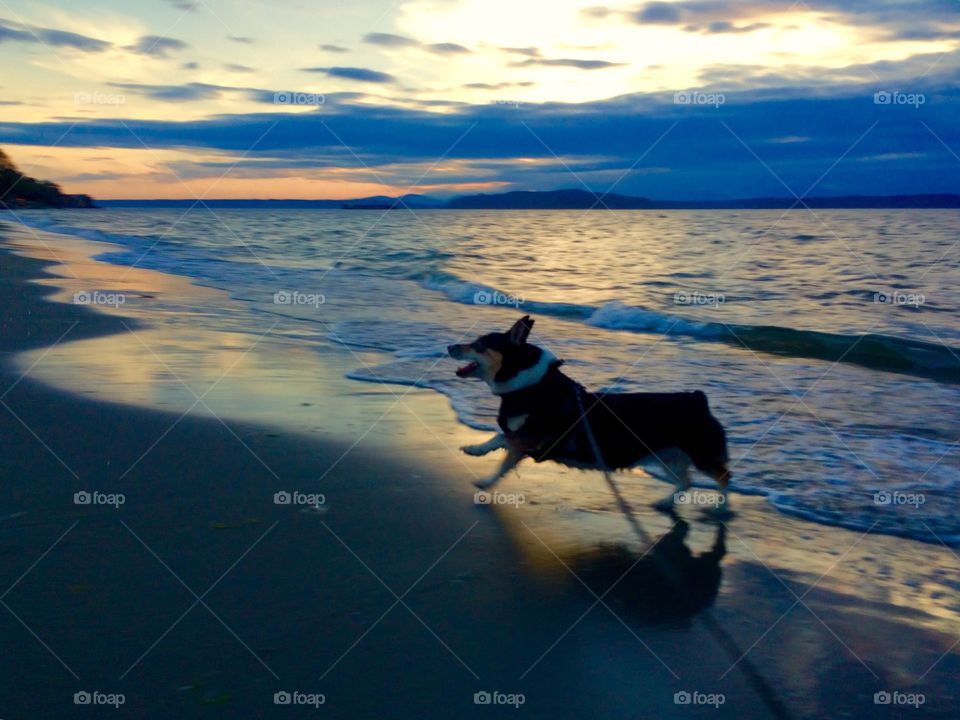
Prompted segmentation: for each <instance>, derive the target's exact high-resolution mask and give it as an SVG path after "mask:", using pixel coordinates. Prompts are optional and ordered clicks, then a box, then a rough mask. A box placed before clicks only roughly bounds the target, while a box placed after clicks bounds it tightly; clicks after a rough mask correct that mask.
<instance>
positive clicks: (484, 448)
mask: <svg viewBox="0 0 960 720" xmlns="http://www.w3.org/2000/svg"><path fill="white" fill-rule="evenodd" d="M506 446H507V441H506V438H504V437H503V433H497V434H496V435H494V436H493V437H492V438H490V439H489V440H487V441H486V442H485V443H480V444H479V445H464V446H463V447H462V448H460V449H461V450H463V452H465V453H466V454H467V455H473V456H474V457H480V456H482V455H486V454H487V453H491V452H493V451H494V450H500V449H502V448H505V447H506Z"/></svg>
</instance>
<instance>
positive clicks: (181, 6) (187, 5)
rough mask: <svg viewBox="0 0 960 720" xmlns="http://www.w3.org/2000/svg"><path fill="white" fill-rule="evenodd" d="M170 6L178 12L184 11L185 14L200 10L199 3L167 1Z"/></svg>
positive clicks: (179, 0)
mask: <svg viewBox="0 0 960 720" xmlns="http://www.w3.org/2000/svg"><path fill="white" fill-rule="evenodd" d="M166 3H167V4H168V5H172V6H173V7H175V8H176V9H177V10H182V11H183V12H196V11H197V10H199V9H200V3H198V2H184V1H183V0H166Z"/></svg>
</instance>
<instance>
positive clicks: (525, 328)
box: [507, 315, 533, 345]
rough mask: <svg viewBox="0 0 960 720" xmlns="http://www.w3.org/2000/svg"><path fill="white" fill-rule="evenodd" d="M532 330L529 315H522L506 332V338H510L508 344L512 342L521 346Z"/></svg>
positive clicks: (531, 321)
mask: <svg viewBox="0 0 960 720" xmlns="http://www.w3.org/2000/svg"><path fill="white" fill-rule="evenodd" d="M532 329H533V320H531V319H530V316H529V315H524V316H523V317H522V318H520V319H519V320H517V321H516V322H515V323H514V324H513V327H512V328H510V329H509V330H508V331H507V337H509V338H510V342H514V343H516V344H517V345H523V344H524V343H525V342H526V341H527V337H529V335H530V331H531V330H532Z"/></svg>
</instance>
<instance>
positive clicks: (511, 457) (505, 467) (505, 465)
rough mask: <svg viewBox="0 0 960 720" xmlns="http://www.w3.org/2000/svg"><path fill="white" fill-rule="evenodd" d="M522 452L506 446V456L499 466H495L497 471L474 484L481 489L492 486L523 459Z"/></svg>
mask: <svg viewBox="0 0 960 720" xmlns="http://www.w3.org/2000/svg"><path fill="white" fill-rule="evenodd" d="M523 457H524V455H523V453H521V452H518V451H516V450H514V449H513V448H511V447H508V448H507V456H506V457H505V458H504V459H503V462H502V463H500V467H498V468H497V471H496V472H495V473H494V474H493V475H491V476H490V477H489V478H487V479H486V480H477V481H476V482H475V483H474V485H476V486H477V487H478V488H480V489H481V490H486V489H487V488H492V487H493V486H494V485H496V484H497V482H499V480H500V478H502V477H503V476H504V475H506V474H507V473H508V472H510V471H511V470H513V469H514V468H515V467H516V466H517V463H519V462H520V461H521V460H523Z"/></svg>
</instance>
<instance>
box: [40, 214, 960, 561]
mask: <svg viewBox="0 0 960 720" xmlns="http://www.w3.org/2000/svg"><path fill="white" fill-rule="evenodd" d="M21 217H22V218H23V219H24V220H26V222H28V223H30V224H33V225H35V226H37V227H42V228H45V229H48V230H51V231H54V232H61V233H68V234H75V235H80V236H82V237H86V238H88V239H93V240H108V241H111V242H114V243H118V244H120V245H121V246H123V247H124V250H123V251H121V252H116V251H114V250H112V249H111V250H110V251H109V252H106V253H105V254H104V255H103V256H102V259H105V260H107V261H109V262H112V263H116V264H119V265H132V264H137V265H138V266H140V267H144V268H152V269H156V270H161V271H165V272H170V273H175V274H180V275H185V276H189V277H192V278H194V279H195V280H197V281H198V282H200V283H203V284H207V285H211V286H214V287H217V288H221V289H223V290H226V291H227V292H228V293H229V294H230V296H231V297H232V298H233V300H232V302H230V303H229V304H228V305H225V306H218V307H216V308H209V307H197V308H193V310H192V311H191V312H189V313H187V314H184V313H183V312H182V311H176V312H173V311H170V312H168V313H167V314H166V315H165V316H164V320H165V321H166V322H168V323H184V324H185V325H187V326H190V325H196V324H200V325H202V326H204V327H205V328H207V329H210V330H211V331H215V332H230V333H247V334H253V335H261V334H263V333H264V332H265V331H266V330H267V329H268V328H270V327H271V326H272V325H273V324H274V323H276V322H277V321H278V320H281V321H282V323H281V329H282V332H283V335H284V341H285V342H288V343H293V344H294V346H298V347H300V348H302V349H304V350H306V351H310V350H311V349H316V350H317V351H320V350H321V345H322V346H324V347H326V346H327V345H328V343H327V342H326V340H328V339H333V340H335V341H336V342H339V343H342V351H343V352H344V353H348V354H349V353H354V352H356V353H360V352H361V349H362V350H363V351H364V352H363V358H364V359H363V361H361V360H360V356H359V355H358V356H357V357H356V362H354V363H353V364H354V365H355V369H354V370H353V371H351V372H350V373H349V377H351V378H353V379H355V380H358V381H372V382H387V383H396V384H405V385H419V386H423V387H428V388H432V389H433V390H436V391H437V392H440V393H443V394H444V395H445V396H447V397H448V398H449V399H450V402H451V403H452V405H453V407H454V409H455V410H456V412H457V414H458V417H460V419H461V420H462V421H463V422H464V423H466V424H468V425H470V426H472V427H475V428H492V426H493V423H494V416H495V412H496V406H495V403H494V401H493V398H492V397H490V396H489V395H488V393H487V392H486V391H485V390H484V388H483V387H482V386H481V385H480V384H479V383H476V382H471V381H460V380H457V379H456V378H455V377H454V376H453V374H452V370H453V367H454V364H453V363H452V361H449V360H448V359H446V358H445V357H444V355H443V350H442V349H443V348H444V347H445V346H446V345H448V344H450V343H452V342H456V341H458V340H459V339H460V338H462V337H472V336H475V335H478V334H480V333H481V332H485V331H488V330H490V329H494V328H502V327H505V326H506V325H507V324H509V323H510V322H512V321H513V320H514V319H515V318H516V317H517V312H518V311H523V312H529V313H531V314H533V315H534V316H535V317H536V318H537V325H536V328H535V331H534V334H535V338H534V341H535V342H537V343H539V344H542V345H545V346H548V347H550V349H551V350H553V352H554V353H556V354H557V355H558V356H560V357H562V358H565V359H566V360H567V368H568V372H569V374H571V375H573V376H574V377H576V378H577V379H578V380H580V381H582V382H584V383H585V384H587V385H589V386H590V387H591V388H596V389H600V388H606V389H616V390H623V391H628V390H629V391H636V390H657V391H662V390H681V389H692V388H701V389H703V390H705V391H706V392H707V393H708V395H709V397H710V401H711V406H712V407H713V410H714V413H715V414H716V415H717V417H718V418H719V419H720V420H721V422H723V423H724V425H725V426H726V427H727V429H728V434H729V436H730V440H731V456H732V466H733V468H734V488H735V489H736V490H737V491H740V492H747V493H756V494H764V495H767V496H768V497H769V499H770V502H771V504H772V505H773V506H774V507H776V508H777V509H778V510H780V511H782V512H787V513H791V514H797V515H801V516H804V517H809V518H811V519H815V520H817V521H819V522H824V523H828V524H836V525H843V526H846V527H851V528H858V529H863V530H866V529H868V528H871V527H872V528H873V529H874V531H876V532H888V533H894V534H903V535H910V536H914V537H917V538H920V539H924V540H928V541H936V540H937V538H938V537H939V538H942V539H944V540H946V541H948V542H960V521H958V520H957V518H958V515H960V513H958V510H960V500H958V494H957V492H956V490H957V488H956V486H957V482H958V479H960V472H958V471H960V460H958V457H957V448H956V445H955V443H956V442H957V440H958V436H960V413H958V411H957V408H958V407H960V403H958V401H960V320H958V314H957V311H958V304H960V301H958V299H957V295H956V292H955V288H956V287H957V285H958V284H960V283H958V281H960V249H957V248H955V243H956V241H957V234H956V227H957V219H958V214H957V213H956V212H955V211H900V210H897V211H877V210H872V211H817V213H816V214H815V215H814V214H813V213H810V212H808V211H791V212H789V213H787V214H783V213H781V212H766V211H762V212H761V211H751V212H742V211H738V212H687V211H684V212H679V211H678V212H659V211H656V212H619V213H616V214H614V213H610V212H605V211H592V212H590V213H582V212H578V211H562V212H455V211H432V212H420V211H418V212H417V214H416V215H414V214H412V213H409V212H406V211H393V212H388V213H381V212H377V211H370V212H359V211H349V212H348V211H293V210H286V211H259V210H257V211H247V210H226V211H220V210H218V211H217V212H216V214H213V213H211V212H209V211H206V210H202V209H198V210H193V211H191V212H189V213H187V214H184V213H183V211H179V210H162V211H141V210H110V211H97V212H68V213H65V212H59V213H48V212H42V211H33V212H25V213H22V214H21ZM99 289H100V290H103V291H108V290H109V288H99ZM286 301H289V302H286ZM154 311H156V309H154ZM321 339H322V340H323V341H324V342H323V343H321V342H320V340H321ZM350 357H351V358H352V356H350ZM238 405H242V403H239V404H238ZM237 412H241V413H242V407H238V409H237Z"/></svg>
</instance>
